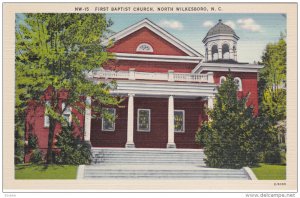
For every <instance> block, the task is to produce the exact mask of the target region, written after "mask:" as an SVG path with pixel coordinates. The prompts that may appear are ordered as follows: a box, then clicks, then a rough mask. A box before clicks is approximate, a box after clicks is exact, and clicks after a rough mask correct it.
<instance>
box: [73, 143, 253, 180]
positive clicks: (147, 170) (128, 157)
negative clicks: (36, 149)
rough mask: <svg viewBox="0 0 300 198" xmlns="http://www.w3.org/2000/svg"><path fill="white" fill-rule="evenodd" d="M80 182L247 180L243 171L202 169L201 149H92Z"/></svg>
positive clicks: (203, 167)
mask: <svg viewBox="0 0 300 198" xmlns="http://www.w3.org/2000/svg"><path fill="white" fill-rule="evenodd" d="M92 153H93V163H92V164H91V165H87V166H82V167H81V171H80V172H81V173H80V174H79V175H78V178H80V179H197V180H202V179H203V180H248V179H250V177H249V176H248V174H247V173H246V171H245V170H244V169H217V168H208V167H205V163H204V161H203V158H204V153H203V150H201V149H125V148H92Z"/></svg>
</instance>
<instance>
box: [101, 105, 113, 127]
mask: <svg viewBox="0 0 300 198" xmlns="http://www.w3.org/2000/svg"><path fill="white" fill-rule="evenodd" d="M103 114H104V115H105V118H104V117H102V131H115V119H116V109H114V108H104V109H103Z"/></svg>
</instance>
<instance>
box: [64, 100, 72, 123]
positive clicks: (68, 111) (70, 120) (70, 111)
mask: <svg viewBox="0 0 300 198" xmlns="http://www.w3.org/2000/svg"><path fill="white" fill-rule="evenodd" d="M65 106H66V103H64V102H63V103H62V104H61V110H62V111H63V110H64V108H65ZM65 115H68V123H69V125H70V124H71V123H72V107H67V108H66V110H65V111H64V112H62V116H63V117H64V116H65Z"/></svg>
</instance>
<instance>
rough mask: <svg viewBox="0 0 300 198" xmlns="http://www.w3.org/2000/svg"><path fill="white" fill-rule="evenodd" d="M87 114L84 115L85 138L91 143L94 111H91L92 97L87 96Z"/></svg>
mask: <svg viewBox="0 0 300 198" xmlns="http://www.w3.org/2000/svg"><path fill="white" fill-rule="evenodd" d="M85 104H86V106H85V115H84V140H85V141H86V142H89V143H90V138H91V119H92V111H91V105H92V101H91V97H90V96H87V97H86V100H85Z"/></svg>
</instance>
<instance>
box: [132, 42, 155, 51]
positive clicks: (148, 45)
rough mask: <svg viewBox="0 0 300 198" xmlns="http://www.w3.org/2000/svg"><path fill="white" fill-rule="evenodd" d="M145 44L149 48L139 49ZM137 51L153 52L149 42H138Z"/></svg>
mask: <svg viewBox="0 0 300 198" xmlns="http://www.w3.org/2000/svg"><path fill="white" fill-rule="evenodd" d="M143 45H145V46H147V47H149V50H143V49H141V47H142V46H143ZM136 51H137V52H153V47H152V46H151V45H150V44H149V43H140V44H139V45H138V46H137V48H136Z"/></svg>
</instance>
